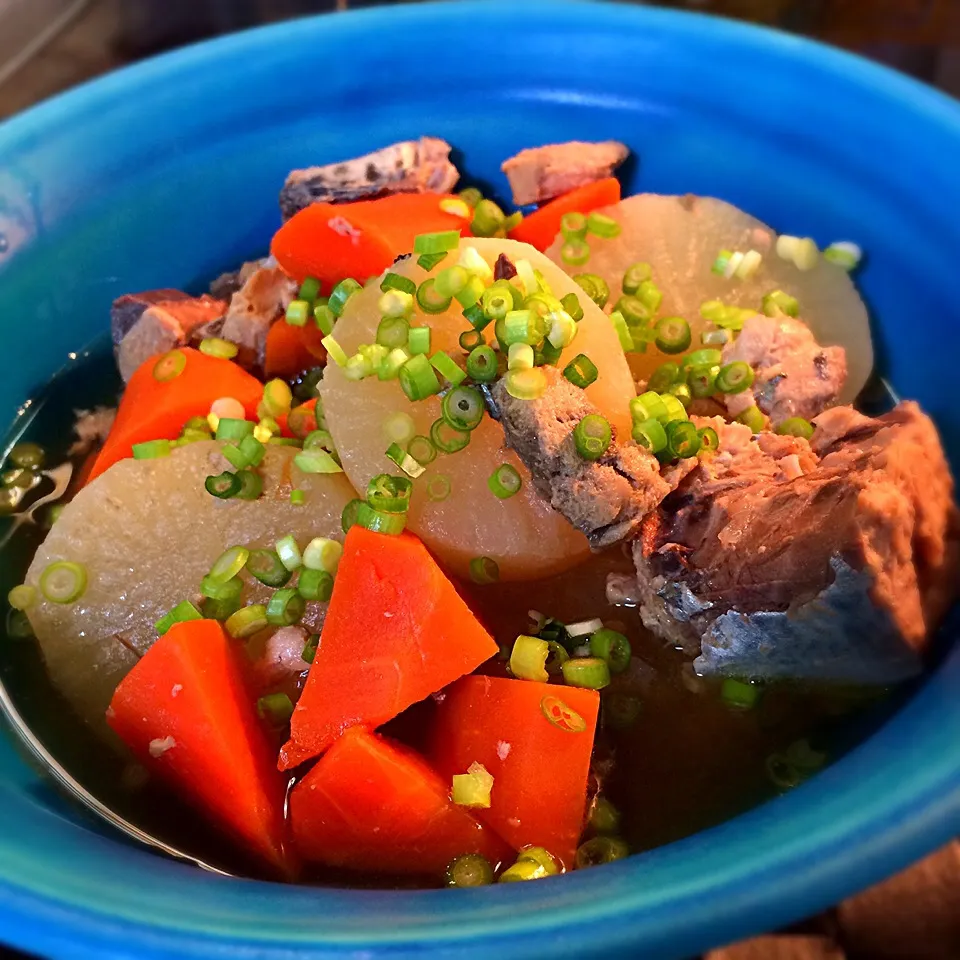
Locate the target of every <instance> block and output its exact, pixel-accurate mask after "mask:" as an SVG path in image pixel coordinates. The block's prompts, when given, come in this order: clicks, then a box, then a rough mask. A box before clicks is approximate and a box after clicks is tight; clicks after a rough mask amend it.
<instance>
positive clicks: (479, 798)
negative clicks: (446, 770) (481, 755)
mask: <svg viewBox="0 0 960 960" xmlns="http://www.w3.org/2000/svg"><path fill="white" fill-rule="evenodd" d="M492 790H493V776H492V775H491V774H490V772H489V771H488V770H487V768H486V767H485V766H484V765H483V764H482V763H476V762H474V763H471V764H470V766H469V767H467V772H466V773H455V774H454V775H453V788H452V789H451V791H450V799H451V800H453V802H454V803H455V804H456V805H457V806H458V807H472V808H475V809H480V810H485V809H487V808H488V807H489V806H490V793H491V791H492Z"/></svg>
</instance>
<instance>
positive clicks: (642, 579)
mask: <svg viewBox="0 0 960 960" xmlns="http://www.w3.org/2000/svg"><path fill="white" fill-rule="evenodd" d="M712 423H713V426H714V427H715V429H717V431H718V433H720V437H721V442H720V452H719V453H718V454H717V455H715V456H713V457H711V458H702V459H701V460H700V461H699V463H698V466H697V468H696V469H695V470H693V471H692V472H691V473H690V474H689V475H688V476H687V477H686V478H685V479H684V480H683V481H682V482H681V483H680V485H679V486H678V488H677V490H676V491H675V492H674V493H672V494H671V495H670V496H668V497H667V498H665V499H664V501H663V502H662V503H661V504H660V506H659V508H658V509H657V510H656V511H655V512H653V513H652V514H651V515H650V516H649V517H647V519H646V520H645V522H644V525H643V531H642V534H641V537H640V539H639V540H638V541H637V542H636V543H635V545H634V559H635V562H636V566H637V573H638V578H637V590H636V592H635V593H634V594H633V596H632V597H631V599H632V600H633V601H634V602H636V603H637V605H638V606H639V609H640V613H641V616H642V618H643V621H644V623H645V625H646V626H647V627H648V628H649V629H651V630H652V631H653V632H655V633H656V634H658V635H659V636H661V637H662V638H664V639H666V640H669V641H670V642H671V643H673V644H674V645H676V646H678V647H680V648H682V649H683V650H685V651H686V652H687V653H689V654H699V656H698V657H697V659H696V661H695V667H696V669H697V671H698V672H699V673H701V674H705V675H724V676H737V677H753V678H758V679H778V678H793V679H803V680H816V681H832V682H839V683H860V684H880V685H883V684H891V683H895V682H897V681H900V680H903V679H905V678H907V677H910V676H912V675H914V674H916V673H918V672H919V670H920V668H921V654H922V652H923V650H924V647H925V645H926V643H927V640H928V638H929V636H930V634H931V633H932V631H933V630H934V629H935V628H936V627H937V625H938V623H939V621H940V619H941V618H942V616H943V615H944V613H945V612H946V609H947V607H948V605H949V603H950V601H951V599H952V597H953V596H954V594H955V592H956V585H957V573H958V560H960V515H958V510H957V507H956V505H955V503H954V502H953V481H952V479H951V476H950V471H949V468H948V466H947V462H946V459H945V458H944V455H943V451H942V449H941V446H940V441H939V438H938V436H937V432H936V428H935V427H934V426H933V423H932V422H931V421H930V419H929V418H928V417H927V416H926V415H925V414H924V413H922V411H921V410H920V408H919V407H918V406H917V405H916V404H915V403H912V402H907V403H902V404H900V405H899V406H898V407H897V408H896V409H895V410H893V411H892V412H891V413H888V414H886V415H884V416H881V417H878V418H875V419H874V418H870V417H865V416H863V415H861V414H859V413H857V412H856V411H855V410H854V409H853V408H851V407H835V408H833V409H832V410H829V411H827V412H826V413H824V414H822V415H821V416H820V417H819V418H817V423H816V431H815V433H814V435H813V437H812V440H811V442H810V443H809V444H808V443H807V441H806V440H803V439H800V438H797V437H781V436H777V435H775V434H770V433H762V434H759V435H751V433H750V430H749V429H747V428H745V427H743V426H741V425H739V424H726V423H724V422H723V421H722V420H719V419H717V420H715V421H713V422H712ZM616 586H618V587H620V588H621V589H622V584H620V585H616Z"/></svg>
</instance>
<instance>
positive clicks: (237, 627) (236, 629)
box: [223, 603, 269, 640]
mask: <svg viewBox="0 0 960 960" xmlns="http://www.w3.org/2000/svg"><path fill="white" fill-rule="evenodd" d="M267 626H269V623H268V621H267V608H266V607H265V606H264V605H263V604H262V603H254V604H251V605H250V606H249V607H241V608H240V609H239V610H238V611H237V612H236V613H234V614H232V615H231V616H229V617H227V622H226V623H225V624H224V625H223V628H224V630H226V631H227V633H228V634H230V636H231V637H233V638H234V639H235V640H246V639H247V638H248V637H252V636H253V635H254V634H255V633H259V632H260V631H261V630H264V629H266V628H267Z"/></svg>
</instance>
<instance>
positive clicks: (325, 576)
mask: <svg viewBox="0 0 960 960" xmlns="http://www.w3.org/2000/svg"><path fill="white" fill-rule="evenodd" d="M297 593H299V594H300V596H301V597H303V599H304V600H311V601H314V602H317V603H329V602H330V597H331V596H332V595H333V576H332V575H331V574H329V573H328V572H327V571H326V570H304V571H302V572H301V574H300V579H299V580H298V581H297Z"/></svg>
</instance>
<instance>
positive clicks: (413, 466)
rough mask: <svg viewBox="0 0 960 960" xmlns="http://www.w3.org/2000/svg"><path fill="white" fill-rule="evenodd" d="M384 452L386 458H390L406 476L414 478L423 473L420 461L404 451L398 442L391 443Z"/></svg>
mask: <svg viewBox="0 0 960 960" xmlns="http://www.w3.org/2000/svg"><path fill="white" fill-rule="evenodd" d="M385 453H386V456H387V459H388V460H392V461H393V462H394V463H395V464H396V465H397V466H398V467H399V468H400V469H401V470H402V471H403V472H404V473H405V474H406V475H407V476H408V477H413V479H414V480H416V478H417V477H419V476H421V475H422V474H423V466H422V465H421V463H420V462H419V461H418V460H416V459H415V458H414V457H411V456H410V454H409V453H406V452H405V451H404V449H403V447H401V446H400V444H399V443H391V444H390V446H389V447H387V449H386V451H385Z"/></svg>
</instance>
